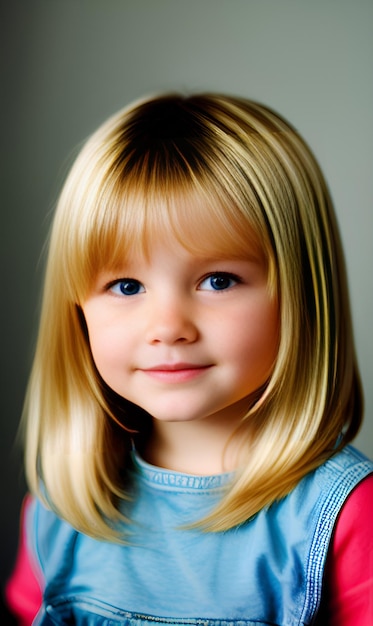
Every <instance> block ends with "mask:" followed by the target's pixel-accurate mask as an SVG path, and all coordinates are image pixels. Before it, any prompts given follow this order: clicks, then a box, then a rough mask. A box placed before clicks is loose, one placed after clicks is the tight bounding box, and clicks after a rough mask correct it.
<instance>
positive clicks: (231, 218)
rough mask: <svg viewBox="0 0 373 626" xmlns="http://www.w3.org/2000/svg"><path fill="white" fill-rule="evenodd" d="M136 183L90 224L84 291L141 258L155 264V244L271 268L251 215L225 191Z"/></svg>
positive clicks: (194, 185) (202, 185) (83, 260)
mask: <svg viewBox="0 0 373 626" xmlns="http://www.w3.org/2000/svg"><path fill="white" fill-rule="evenodd" d="M134 183H135V184H133V182H132V184H131V185H128V184H127V185H125V187H124V188H123V189H122V190H121V193H120V194H117V193H116V194H114V197H112V198H110V199H109V198H108V199H107V200H106V202H104V203H101V205H100V207H99V208H98V210H97V211H96V213H95V219H94V220H93V219H91V220H90V221H89V224H87V227H86V230H85V234H86V244H87V245H86V247H85V250H86V251H89V252H88V254H84V256H83V258H81V259H80V261H79V260H78V259H77V262H79V264H80V272H79V274H80V276H86V277H87V279H86V281H85V283H86V284H85V287H84V291H86V289H88V290H89V289H90V288H91V286H92V283H93V281H94V280H95V279H96V278H97V275H98V274H99V272H101V271H115V270H119V269H120V267H122V266H123V265H125V264H126V263H127V262H129V261H130V260H131V261H133V259H136V258H146V259H147V260H149V258H150V255H151V250H152V248H153V246H154V245H156V244H158V245H159V244H161V245H163V244H164V245H165V246H167V245H169V243H170V241H172V240H174V241H177V243H179V244H180V245H182V246H183V247H184V248H185V249H186V250H188V252H190V253H191V254H193V255H195V256H196V257H200V258H210V257H211V258H222V259H224V258H237V259H242V258H250V259H253V258H254V259H265V260H266V261H267V263H268V265H269V260H268V255H267V254H266V252H265V251H264V249H263V245H262V243H260V242H261V238H260V237H259V235H258V233H257V232H255V230H254V224H253V223H250V220H249V219H248V217H249V213H250V212H249V211H248V212H247V213H246V215H243V213H242V211H239V210H238V209H237V207H235V206H233V205H232V200H231V199H230V198H228V197H226V198H224V196H223V192H222V190H221V189H219V190H216V189H213V188H211V184H210V185H209V187H210V188H208V187H207V185H206V183H205V182H202V181H201V182H200V184H197V183H196V181H194V183H190V182H189V183H185V182H184V184H182V185H180V184H178V185H175V187H174V188H172V189H171V187H170V184H169V181H168V184H167V185H166V186H163V188H162V186H161V185H159V182H157V183H156V184H154V186H153V188H152V187H151V185H150V186H149V184H148V185H143V184H141V182H140V181H134ZM226 196H227V194H226ZM83 268H84V269H83ZM84 295H85V294H84Z"/></svg>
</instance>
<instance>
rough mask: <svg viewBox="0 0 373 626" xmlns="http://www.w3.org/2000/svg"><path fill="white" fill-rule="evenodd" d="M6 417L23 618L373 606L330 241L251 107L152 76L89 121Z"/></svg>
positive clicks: (313, 613) (365, 499)
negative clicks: (10, 429) (160, 90)
mask: <svg viewBox="0 0 373 626" xmlns="http://www.w3.org/2000/svg"><path fill="white" fill-rule="evenodd" d="M25 415H26V422H27V423H26V429H27V449H26V467H27V476H28V481H29V485H30V489H31V492H32V494H33V495H32V496H30V497H29V498H28V500H27V502H26V504H25V512H24V530H23V543H22V546H21V549H20V553H19V560H18V563H17V567H16V569H15V572H14V574H13V577H12V579H11V581H10V582H9V585H8V589H7V595H8V600H9V603H10V605H11V606H12V607H13V610H14V612H16V613H17V614H18V615H19V616H20V617H19V619H20V620H23V622H22V623H30V622H31V621H32V618H33V616H35V614H37V616H36V618H35V621H34V624H38V625H43V626H47V625H51V624H78V625H83V624H84V625H88V624H89V625H90V626H93V625H95V626H96V625H104V624H105V625H110V626H113V625H114V624H128V625H130V626H145V625H148V626H149V624H158V625H166V624H168V625H170V624H178V625H181V624H184V625H189V626H190V625H193V626H197V625H198V626H201V625H202V624H203V625H206V626H228V625H229V626H234V625H236V626H249V625H254V624H255V625H256V626H258V625H260V624H271V625H272V626H273V625H278V626H280V625H281V626H295V625H296V624H297V625H301V624H302V625H305V624H315V623H316V624H333V625H337V624H338V626H368V625H370V626H371V625H372V623H373V610H372V608H373V567H372V565H373V539H372V533H371V519H372V514H373V504H372V502H373V476H372V472H373V464H372V463H371V462H370V461H369V460H368V459H366V458H365V457H364V456H363V455H362V454H360V453H359V452H358V451H356V450H355V449H353V448H352V447H350V446H348V445H347V444H348V443H349V442H350V441H351V440H352V439H353V437H354V436H355V435H356V433H357V431H358V428H359V426H360V422H361V415H362V395H361V389H360V381H359V375H358V371H357V366H356V361H355V353H354V346H353V339H352V330H351V319H350V313H349V303H348V294H347V286H346V277H345V270H344V263H343V255H342V250H341V244H340V239H339V235H338V230H337V225H336V220H335V216H334V212H333V208H332V204H331V200H330V197H329V194H328V191H327V188H326V185H325V182H324V180H323V177H322V174H321V172H320V170H319V168H318V165H317V164H316V162H315V160H314V158H313V156H312V154H311V153H310V150H309V149H308V148H307V146H306V145H305V143H304V142H303V140H302V139H301V138H300V137H299V135H298V134H297V133H296V131H295V130H294V129H293V128H292V127H291V126H289V124H288V123H287V122H285V121H284V120H283V119H282V118H281V117H280V116H278V115H277V114H276V113H274V112H273V111H271V110H270V109H268V108H266V107H265V106H261V105H259V104H257V103H255V102H251V101H248V100H245V99H241V98H234V97H227V96H221V95H198V96H192V97H181V96H178V95H164V96H160V97H157V98H154V99H150V100H145V101H141V102H139V103H136V104H135V105H133V106H131V107H129V108H127V109H125V110H124V111H121V112H120V113H119V114H117V115H116V116H114V117H113V118H111V119H110V120H109V121H108V122H107V123H105V124H104V125H103V126H102V127H101V128H100V129H99V130H98V131H97V132H96V133H95V134H94V135H93V136H92V137H91V139H90V140H89V141H88V142H87V144H86V145H85V147H84V148H83V150H82V151H81V153H80V155H79V156H78V158H77V160H76V163H75V165H74V166H73V168H72V170H71V173H70V175H69V177H68V179H67V181H66V184H65V187H64V189H63V191H62V194H61V198H60V201H59V206H58V208H57V212H56V216H55V220H54V226H53V231H52V235H51V240H50V249H49V261H48V267H47V275H46V282H45V291H44V304H43V310H42V316H41V325H40V333H39V340H38V345H37V350H36V357H35V363H34V368H33V372H32V376H31V381H30V386H29V391H28V396H27V402H26V412H25ZM41 594H42V598H41Z"/></svg>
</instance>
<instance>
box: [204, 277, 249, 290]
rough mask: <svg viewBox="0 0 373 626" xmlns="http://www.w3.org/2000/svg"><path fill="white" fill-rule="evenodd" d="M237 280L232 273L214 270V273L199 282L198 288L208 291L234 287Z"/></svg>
mask: <svg viewBox="0 0 373 626" xmlns="http://www.w3.org/2000/svg"><path fill="white" fill-rule="evenodd" d="M239 282H240V280H239V278H238V277H237V276H234V275H233V274H228V273H226V272H216V273H215V274H210V276H208V277H207V278H205V279H204V280H203V281H202V282H201V283H200V286H199V288H200V289H203V290H208V291H224V290H225V289H230V288H231V287H234V286H235V285H237V283H239Z"/></svg>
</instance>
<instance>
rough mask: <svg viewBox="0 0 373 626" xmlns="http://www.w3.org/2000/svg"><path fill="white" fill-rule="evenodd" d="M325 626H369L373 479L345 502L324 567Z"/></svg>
mask: <svg viewBox="0 0 373 626" xmlns="http://www.w3.org/2000/svg"><path fill="white" fill-rule="evenodd" d="M325 582H326V589H327V613H328V622H327V623H328V624H329V626H372V625H373V475H371V476H368V477H367V478H365V479H364V480H363V481H362V482H361V483H360V484H359V485H358V486H357V487H356V488H355V489H354V491H353V492H352V493H351V495H350V496H349V497H348V499H347V500H346V502H345V504H344V506H343V508H342V510H341V513H340V515H339V518H338V520H337V524H336V528H335V532H334V536H333V540H332V544H331V546H330V550H329V555H328V562H327V567H326V579H325Z"/></svg>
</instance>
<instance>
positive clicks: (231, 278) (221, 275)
mask: <svg viewBox="0 0 373 626" xmlns="http://www.w3.org/2000/svg"><path fill="white" fill-rule="evenodd" d="M212 279H220V280H223V281H224V280H225V281H228V282H229V284H228V285H224V284H223V285H221V286H220V287H218V288H214V287H213V286H212V283H211V281H212ZM207 280H210V286H211V289H201V285H202V284H203V283H204V282H206V281H207ZM126 283H127V285H130V284H132V286H133V287H134V288H135V290H134V291H133V292H132V293H125V292H124V291H123V290H122V289H121V287H120V286H121V285H122V284H126ZM232 283H233V284H232ZM240 283H242V280H241V278H240V277H239V276H237V275H236V274H232V273H231V272H210V273H209V274H207V275H206V276H205V277H204V278H202V279H201V280H200V282H199V283H198V290H201V291H228V290H229V289H232V288H233V287H235V286H236V285H238V284H240ZM115 287H118V288H119V290H120V291H121V293H117V292H116V291H114V288H115ZM105 291H111V292H112V293H114V295H118V296H127V297H131V296H134V295H138V294H139V293H144V292H145V288H144V286H143V284H142V283H141V282H140V281H138V280H137V279H136V278H118V279H116V280H113V281H111V282H110V283H108V284H107V285H106V287H105Z"/></svg>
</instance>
